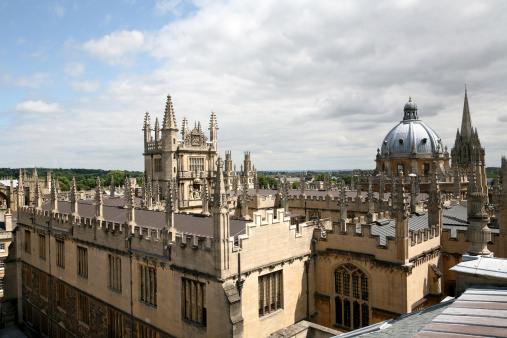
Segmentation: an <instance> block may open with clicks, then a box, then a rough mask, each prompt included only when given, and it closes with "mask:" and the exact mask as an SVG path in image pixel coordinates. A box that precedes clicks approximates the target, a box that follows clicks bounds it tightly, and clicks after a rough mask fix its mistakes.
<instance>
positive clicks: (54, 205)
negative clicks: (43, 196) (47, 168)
mask: <svg viewBox="0 0 507 338" xmlns="http://www.w3.org/2000/svg"><path fill="white" fill-rule="evenodd" d="M51 212H52V213H58V197H57V196H56V184H55V180H54V179H52V180H51Z"/></svg>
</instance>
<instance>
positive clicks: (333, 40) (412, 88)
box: [6, 0, 507, 170]
mask: <svg viewBox="0 0 507 338" xmlns="http://www.w3.org/2000/svg"><path fill="white" fill-rule="evenodd" d="M185 5H186V3H179V2H163V1H159V2H158V3H157V4H156V5H155V6H154V9H153V10H155V11H156V10H158V11H159V13H160V14H161V13H166V14H168V15H167V18H166V17H164V18H163V19H164V20H161V19H160V18H155V19H154V18H153V10H149V11H148V12H149V16H147V17H142V15H143V11H141V10H140V9H141V7H142V6H144V5H140V4H133V5H132V6H133V7H132V9H133V10H135V9H139V15H140V18H139V19H140V21H144V22H146V20H152V21H151V25H145V24H143V25H139V24H136V22H132V23H129V26H128V27H129V28H128V30H127V29H126V28H123V29H124V30H118V31H110V32H106V35H102V36H92V37H93V39H91V40H89V41H87V42H85V43H83V44H82V45H80V48H81V50H84V51H85V52H86V55H85V56H89V57H91V58H93V59H96V60H99V61H101V62H103V63H106V64H109V65H113V66H116V65H128V66H130V67H129V68H128V69H125V68H123V69H120V70H119V71H117V70H116V69H113V70H110V69H108V66H107V65H100V68H99V67H97V68H95V65H92V64H88V63H86V62H87V61H88V60H85V61H82V65H86V71H84V67H83V70H82V71H79V69H77V70H76V69H74V68H72V67H71V66H69V67H70V68H69V69H70V71H69V69H67V67H64V69H66V72H67V74H68V75H70V76H74V77H76V78H75V79H71V81H70V86H71V87H72V89H74V90H75V91H77V92H79V93H77V96H79V98H75V99H73V100H72V99H70V100H66V101H65V112H68V111H69V114H72V115H71V116H72V118H71V119H66V120H65V122H62V124H56V123H48V124H49V125H51V126H52V127H53V128H57V127H58V128H61V130H59V133H58V134H56V133H54V131H53V130H51V128H47V127H44V126H42V127H41V125H37V126H34V131H33V133H32V134H33V135H34V136H33V137H34V138H35V137H36V135H37V134H38V133H39V132H41V133H42V134H43V135H45V136H44V141H45V142H48V143H49V142H50V143H51V144H52V146H51V147H45V148H46V149H48V148H51V149H52V150H53V151H54V152H55V154H56V155H54V156H52V158H63V157H66V158H67V159H68V160H69V161H71V157H70V156H71V155H73V154H74V153H75V151H73V150H72V149H70V148H73V147H74V148H76V147H79V148H80V149H86V150H87V151H89V152H90V154H92V156H91V157H86V158H83V157H82V156H79V155H78V154H76V155H75V157H73V159H72V161H74V162H72V163H76V164H75V165H74V164H70V165H69V166H83V167H102V168H104V169H106V168H125V169H136V170H142V168H143V159H142V155H140V154H141V153H142V146H143V144H142V141H139V137H141V138H142V135H141V134H140V131H139V130H140V129H141V128H142V122H143V118H144V113H145V112H146V111H149V112H150V113H151V117H152V122H153V123H154V120H155V117H159V119H162V112H163V111H164V107H165V97H166V95H167V94H168V93H170V94H171V95H172V98H173V104H174V109H175V112H176V118H177V120H178V124H179V125H181V120H182V118H183V116H187V117H188V119H189V121H190V124H191V125H192V124H193V122H194V121H201V124H202V125H207V121H208V119H209V113H210V112H211V110H214V111H215V112H216V114H217V118H218V123H219V126H220V130H219V134H218V139H219V150H220V152H221V154H222V155H223V152H224V151H225V150H232V154H233V159H234V161H235V163H236V164H237V167H238V168H239V164H240V163H241V161H242V154H243V151H245V150H250V151H251V154H252V160H253V162H254V164H255V166H256V167H257V168H259V169H260V170H282V169H350V168H363V169H370V168H373V167H374V166H375V162H374V159H375V154H376V149H377V148H378V147H379V146H380V144H381V142H382V140H383V138H384V136H385V135H386V134H387V133H388V132H389V130H391V128H393V127H394V126H395V125H396V124H397V123H399V121H400V120H401V118H402V114H403V106H404V104H405V103H406V101H407V100H408V97H409V96H412V99H413V100H414V102H416V103H417V105H418V107H419V117H420V118H421V119H422V120H423V121H424V122H425V123H426V125H428V126H430V127H431V128H433V129H434V130H435V132H436V133H437V134H438V135H439V136H440V137H441V138H442V139H443V141H444V145H447V146H449V147H451V146H452V145H453V143H454V136H455V134H456V128H458V127H460V125H461V114H462V109H463V95H464V83H465V82H466V83H467V85H468V88H469V89H468V97H469V103H470V108H471V111H472V122H473V125H474V127H477V129H478V132H479V136H480V137H481V143H482V146H483V147H485V149H486V154H487V156H486V160H487V161H488V163H487V164H488V165H496V164H498V163H499V160H500V155H501V153H502V151H503V152H505V149H504V148H505V146H504V144H505V133H504V130H506V128H507V118H506V115H505V107H507V98H506V97H505V78H506V77H507V59H506V58H505V55H506V54H507V35H506V34H505V30H506V29H507V3H505V2H501V1H499V2H494V1H493V2H481V3H480V4H479V3H467V2H462V1H455V0H451V1H447V2H433V1H431V2H425V1H411V2H408V1H382V2H377V1H366V2H358V1H331V0H330V1H326V0H323V1H318V2H315V3H312V5H311V6H310V5H308V4H307V3H305V2H302V1H299V0H291V1H288V0H281V1H276V2H273V1H267V0H258V1H247V0H241V1H239V0H238V1H235V0H231V1H219V2H217V1H207V0H199V1H196V2H195V3H194V4H193V5H194V6H196V11H195V12H192V15H188V16H181V17H179V16H178V17H177V18H176V19H174V18H172V19H169V17H170V16H171V14H174V13H175V12H174V11H178V10H181V11H183V9H184V8H185V7H184V6H185ZM135 6H140V7H135ZM145 12H146V11H145ZM145 12H144V13H145ZM103 15H105V13H100V15H99V16H98V17H99V18H102V17H103ZM144 15H145V14H144ZM157 20H158V21H157ZM161 21H163V24H164V25H165V26H155V25H157V22H161ZM141 30H142V32H141ZM69 49H70V48H69ZM64 64H65V63H64ZM69 64H71V65H75V63H74V62H70V63H69ZM80 64H81V63H80ZM147 65H148V66H147ZM97 69H100V71H102V70H104V74H113V75H104V76H109V77H108V78H107V79H106V80H104V79H103V78H102V79H101V81H100V82H97V80H96V79H97V78H96V77H95V78H90V77H89V75H90V73H91V75H94V76H96V75H95V74H94V73H93V71H97ZM73 71H75V72H73ZM11 80H12V79H11ZM46 80H48V79H46ZM25 83H26V82H25ZM94 90H96V91H98V90H100V92H99V93H98V94H96V95H93V97H92V95H90V96H84V95H81V94H82V93H87V92H93V91H94ZM29 97H33V96H29ZM39 97H43V96H39ZM59 108H60V107H58V106H57V109H59ZM49 117H51V115H48V119H49ZM39 118H40V117H39ZM110 121H117V122H115V124H111V123H110ZM492 122H493V123H492ZM23 127H24V126H23ZM77 129H79V130H86V131H87V133H83V134H82V135H76V134H75V132H72V131H73V130H77ZM15 131H16V130H13V131H12V132H13V134H12V136H13V137H6V139H11V138H12V139H15V137H14V135H15V134H14V133H15ZM22 131H23V130H22V129H21V130H19V131H18V133H19V134H20V135H23V134H26V133H25V132H22ZM90 133H96V134H97V135H98V136H99V137H96V138H94V137H91V136H90ZM100 135H108V137H109V138H110V140H107V141H106V142H104V140H103V138H101V137H100ZM63 137H65V138H68V139H72V144H70V143H69V144H62V142H61V138H63ZM91 140H92V141H91ZM32 143H33V142H32ZM56 151H58V153H56ZM113 154H114V155H113ZM31 156H34V157H36V156H40V155H39V154H38V153H36V152H35V151H34V152H33V153H32V155H31ZM111 156H114V162H112V161H111V160H110V159H111ZM11 157H12V158H14V157H15V156H11ZM46 157H47V156H46ZM42 162H44V161H43V159H42V160H41V163H42Z"/></svg>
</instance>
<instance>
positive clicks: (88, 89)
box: [71, 81, 100, 93]
mask: <svg viewBox="0 0 507 338" xmlns="http://www.w3.org/2000/svg"><path fill="white" fill-rule="evenodd" d="M71 86H72V89H74V90H75V91H78V92H85V93H93V92H96V91H98V90H99V89H100V83H99V82H98V81H74V82H72V84H71Z"/></svg>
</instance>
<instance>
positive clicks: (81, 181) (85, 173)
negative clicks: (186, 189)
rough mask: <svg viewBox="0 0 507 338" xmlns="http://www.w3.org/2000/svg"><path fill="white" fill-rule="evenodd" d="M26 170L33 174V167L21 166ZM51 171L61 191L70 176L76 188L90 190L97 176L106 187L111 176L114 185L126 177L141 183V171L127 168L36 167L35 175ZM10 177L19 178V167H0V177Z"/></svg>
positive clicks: (67, 188) (65, 187) (41, 175)
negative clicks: (74, 180)
mask: <svg viewBox="0 0 507 338" xmlns="http://www.w3.org/2000/svg"><path fill="white" fill-rule="evenodd" d="M21 169H22V170H23V171H24V170H26V173H27V175H28V176H32V175H33V171H34V170H33V168H21ZM48 171H50V172H51V176H52V177H53V178H54V179H57V180H58V183H59V184H60V189H61V190H62V191H69V190H70V183H71V181H72V178H75V179H76V187H77V189H78V190H90V189H93V188H94V187H96V186H97V178H100V183H101V185H102V186H105V187H108V186H109V184H110V183H111V177H114V184H115V186H120V185H124V184H125V178H126V177H135V178H136V179H137V184H139V185H141V184H142V182H141V181H142V177H143V173H142V172H141V171H128V170H102V169H74V168H72V169H62V168H58V169H51V168H37V175H38V176H39V178H45V177H46V175H47V172H48ZM9 176H10V177H12V178H14V179H19V177H18V176H19V168H18V169H11V168H0V177H9Z"/></svg>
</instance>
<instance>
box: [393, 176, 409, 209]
mask: <svg viewBox="0 0 507 338" xmlns="http://www.w3.org/2000/svg"><path fill="white" fill-rule="evenodd" d="M403 180H404V179H403V172H400V173H399V175H398V182H395V180H394V179H393V188H392V204H391V214H392V215H393V216H394V218H395V219H406V218H407V217H408V209H407V205H406V202H405V187H404V182H403Z"/></svg>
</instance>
